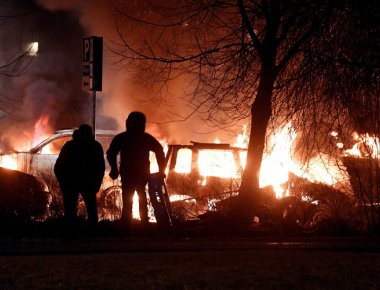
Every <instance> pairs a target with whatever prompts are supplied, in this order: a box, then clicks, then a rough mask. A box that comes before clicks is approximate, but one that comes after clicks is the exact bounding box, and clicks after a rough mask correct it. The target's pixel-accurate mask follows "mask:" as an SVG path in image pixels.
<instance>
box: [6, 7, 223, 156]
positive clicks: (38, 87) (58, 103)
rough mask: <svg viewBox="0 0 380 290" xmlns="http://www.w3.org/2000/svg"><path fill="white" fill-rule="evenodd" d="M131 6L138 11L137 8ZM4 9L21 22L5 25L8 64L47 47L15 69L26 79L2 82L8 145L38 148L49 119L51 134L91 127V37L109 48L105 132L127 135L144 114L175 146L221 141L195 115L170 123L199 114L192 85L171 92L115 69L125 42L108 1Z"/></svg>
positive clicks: (151, 128)
mask: <svg viewBox="0 0 380 290" xmlns="http://www.w3.org/2000/svg"><path fill="white" fill-rule="evenodd" d="M128 5H131V7H132V8H133V9H138V3H137V2H132V1H131V3H130V4H128ZM0 10H1V11H0V12H1V15H7V14H8V15H12V16H15V15H17V17H11V18H7V19H6V20H5V21H3V22H0V40H1V41H0V51H1V52H0V63H1V64H3V63H6V62H7V61H8V60H9V59H11V56H12V55H17V54H20V53H22V52H25V51H27V50H28V48H29V47H30V43H31V42H38V46H39V50H38V52H37V55H35V56H32V55H27V56H26V57H24V58H22V60H21V61H20V62H19V63H17V66H13V67H12V69H13V71H14V72H21V74H20V75H19V76H17V77H11V78H8V77H2V76H1V75H0V144H2V146H4V144H5V145H8V146H11V147H14V148H17V149H20V143H22V144H27V143H28V142H30V140H31V139H32V138H33V131H34V126H35V124H36V122H37V121H38V120H39V119H40V118H41V117H42V116H48V118H49V129H50V131H51V132H53V131H54V130H57V129H62V128H71V127H77V126H79V124H81V123H84V122H85V123H91V114H92V103H91V102H92V100H91V96H90V94H89V93H88V92H84V91H82V87H81V86H82V83H81V82H82V47H81V45H82V37H84V36H89V35H96V36H103V37H104V43H105V45H104V59H103V64H104V65H103V91H102V92H97V128H102V129H117V130H123V129H124V128H125V119H126V117H127V115H128V114H129V112H131V111H134V110H137V111H142V112H144V113H145V114H146V115H147V119H148V126H147V131H148V132H150V133H152V134H153V135H154V136H155V137H157V138H161V139H166V140H167V141H168V142H170V143H188V142H189V141H190V140H194V141H201V142H212V141H213V140H214V139H215V137H216V134H217V133H214V135H213V134H198V133H197V132H206V131H211V130H210V128H209V127H208V126H207V125H206V124H205V123H204V122H202V121H200V120H199V119H197V118H196V117H195V116H194V117H192V118H190V119H189V120H187V121H186V122H169V123H166V122H167V121H170V120H173V119H180V116H186V115H187V114H188V113H189V112H190V111H191V109H189V107H188V106H187V105H186V103H184V102H183V101H181V100H180V99H181V97H183V95H184V92H185V89H186V87H187V81H186V80H185V79H178V80H175V81H171V82H169V83H168V84H167V91H166V92H163V91H162V90H161V88H160V87H159V86H158V85H154V84H152V85H147V84H146V83H142V82H141V81H138V80H137V79H136V78H133V77H132V76H131V75H129V74H128V73H127V72H126V71H125V70H123V69H121V68H120V66H119V65H117V64H116V63H115V62H116V59H115V56H114V55H113V53H111V51H110V50H108V49H107V47H108V45H109V44H111V43H112V41H113V40H114V39H115V38H116V37H117V36H116V33H115V26H114V17H113V15H112V13H111V9H110V7H109V4H108V1H102V0H92V1H76V0H66V1H58V0H38V1H36V3H34V2H33V1H26V0H17V1H15V0H7V1H2V4H0ZM0 20H1V19H0ZM162 94H164V95H162ZM155 123H157V124H155ZM162 123H164V124H162ZM212 130H213V129H212ZM222 141H224V140H222ZM28 144H29V145H30V143H28ZM21 147H25V146H21Z"/></svg>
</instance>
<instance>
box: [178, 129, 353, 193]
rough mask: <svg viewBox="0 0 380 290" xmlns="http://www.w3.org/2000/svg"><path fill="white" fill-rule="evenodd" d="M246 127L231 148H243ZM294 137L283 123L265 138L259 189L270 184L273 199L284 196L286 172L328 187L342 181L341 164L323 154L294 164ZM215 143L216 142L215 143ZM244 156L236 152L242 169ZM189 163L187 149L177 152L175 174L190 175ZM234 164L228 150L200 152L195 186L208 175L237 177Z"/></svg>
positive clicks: (189, 154) (244, 160)
mask: <svg viewBox="0 0 380 290" xmlns="http://www.w3.org/2000/svg"><path fill="white" fill-rule="evenodd" d="M247 128H248V126H247V125H244V126H243V130H242V133H240V134H238V135H237V138H236V142H235V144H234V147H238V148H247V144H248V136H247ZM296 136H297V133H296V131H295V130H294V129H293V128H292V126H291V123H287V124H286V125H285V126H283V127H282V128H280V129H278V130H277V131H275V132H274V133H273V134H271V135H270V136H269V137H268V141H267V146H266V150H265V152H264V154H263V161H262V165H261V170H260V177H259V181H260V187H265V186H268V185H271V186H272V187H273V190H274V192H275V194H276V197H277V198H281V197H283V196H285V195H287V194H288V192H287V191H286V186H285V185H286V183H287V182H288V179H289V173H290V172H292V173H293V174H295V175H297V176H299V177H302V178H305V179H308V180H309V181H311V182H321V183H325V184H328V185H334V184H337V183H340V182H346V178H345V177H344V176H343V175H342V173H341V171H340V167H342V166H343V164H342V163H341V162H339V161H337V160H331V158H329V156H327V155H324V154H320V155H318V156H317V157H314V158H313V159H312V160H310V162H309V163H308V164H307V165H305V164H299V163H298V162H297V161H295V159H294V158H293V154H292V147H293V143H294V141H295V139H296ZM331 136H333V137H334V138H335V137H336V136H337V133H336V132H333V133H332V134H331ZM217 141H218V142H219V140H217ZM219 143H220V142H219ZM246 156H247V153H246V151H241V152H239V157H240V163H241V166H242V168H243V169H244V167H245V165H246ZM191 160H192V152H191V150H190V149H180V150H179V151H178V155H177V163H176V166H175V171H176V172H177V173H190V172H191ZM235 161H236V160H234V156H233V153H232V152H231V151H228V150H200V151H199V155H198V161H197V165H198V169H199V173H200V175H201V176H202V180H200V181H199V184H200V185H206V183H207V177H208V176H216V177H221V178H239V176H241V172H239V168H237V167H236V162H235Z"/></svg>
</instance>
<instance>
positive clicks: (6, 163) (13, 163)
mask: <svg viewBox="0 0 380 290" xmlns="http://www.w3.org/2000/svg"><path fill="white" fill-rule="evenodd" d="M0 167H3V168H7V169H12V170H17V155H16V154H11V155H3V156H0Z"/></svg>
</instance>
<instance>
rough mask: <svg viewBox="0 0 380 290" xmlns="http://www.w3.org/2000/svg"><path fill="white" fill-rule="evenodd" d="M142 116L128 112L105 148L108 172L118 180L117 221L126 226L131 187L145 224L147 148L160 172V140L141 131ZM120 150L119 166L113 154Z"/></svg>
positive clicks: (162, 166)
mask: <svg viewBox="0 0 380 290" xmlns="http://www.w3.org/2000/svg"><path fill="white" fill-rule="evenodd" d="M145 125H146V117H145V115H144V114H143V113H141V112H131V113H130V114H129V115H128V118H127V120H126V128H127V130H126V131H124V132H122V133H120V134H118V135H116V136H115V137H114V138H113V140H112V142H111V144H110V147H109V149H108V150H107V159H108V162H109V164H110V166H111V171H110V173H109V176H110V177H111V178H112V179H116V178H118V176H119V174H120V177H121V183H122V196H123V210H122V216H121V222H122V223H123V225H125V226H126V228H127V229H128V230H129V229H130V225H131V220H132V201H133V195H134V192H135V190H136V191H137V194H138V197H139V211H140V218H141V221H142V224H143V225H145V226H146V225H147V224H148V208H147V199H146V192H145V186H146V184H147V182H148V180H149V177H150V163H149V152H150V151H152V152H154V153H155V155H156V160H157V163H158V167H159V172H160V173H161V174H162V176H164V171H165V153H164V150H163V148H162V146H161V144H160V143H159V142H158V141H157V140H156V139H155V138H154V137H153V136H152V135H150V134H148V133H146V132H145ZM118 154H120V168H118V165H117V156H118Z"/></svg>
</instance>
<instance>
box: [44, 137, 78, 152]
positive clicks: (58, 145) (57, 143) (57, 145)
mask: <svg viewBox="0 0 380 290" xmlns="http://www.w3.org/2000/svg"><path fill="white" fill-rule="evenodd" d="M69 140H71V136H65V137H62V138H58V139H55V140H53V141H52V142H50V143H48V144H46V145H45V146H43V147H42V148H41V151H40V153H41V154H59V152H61V149H62V147H63V145H65V143H66V142H67V141H69Z"/></svg>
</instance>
